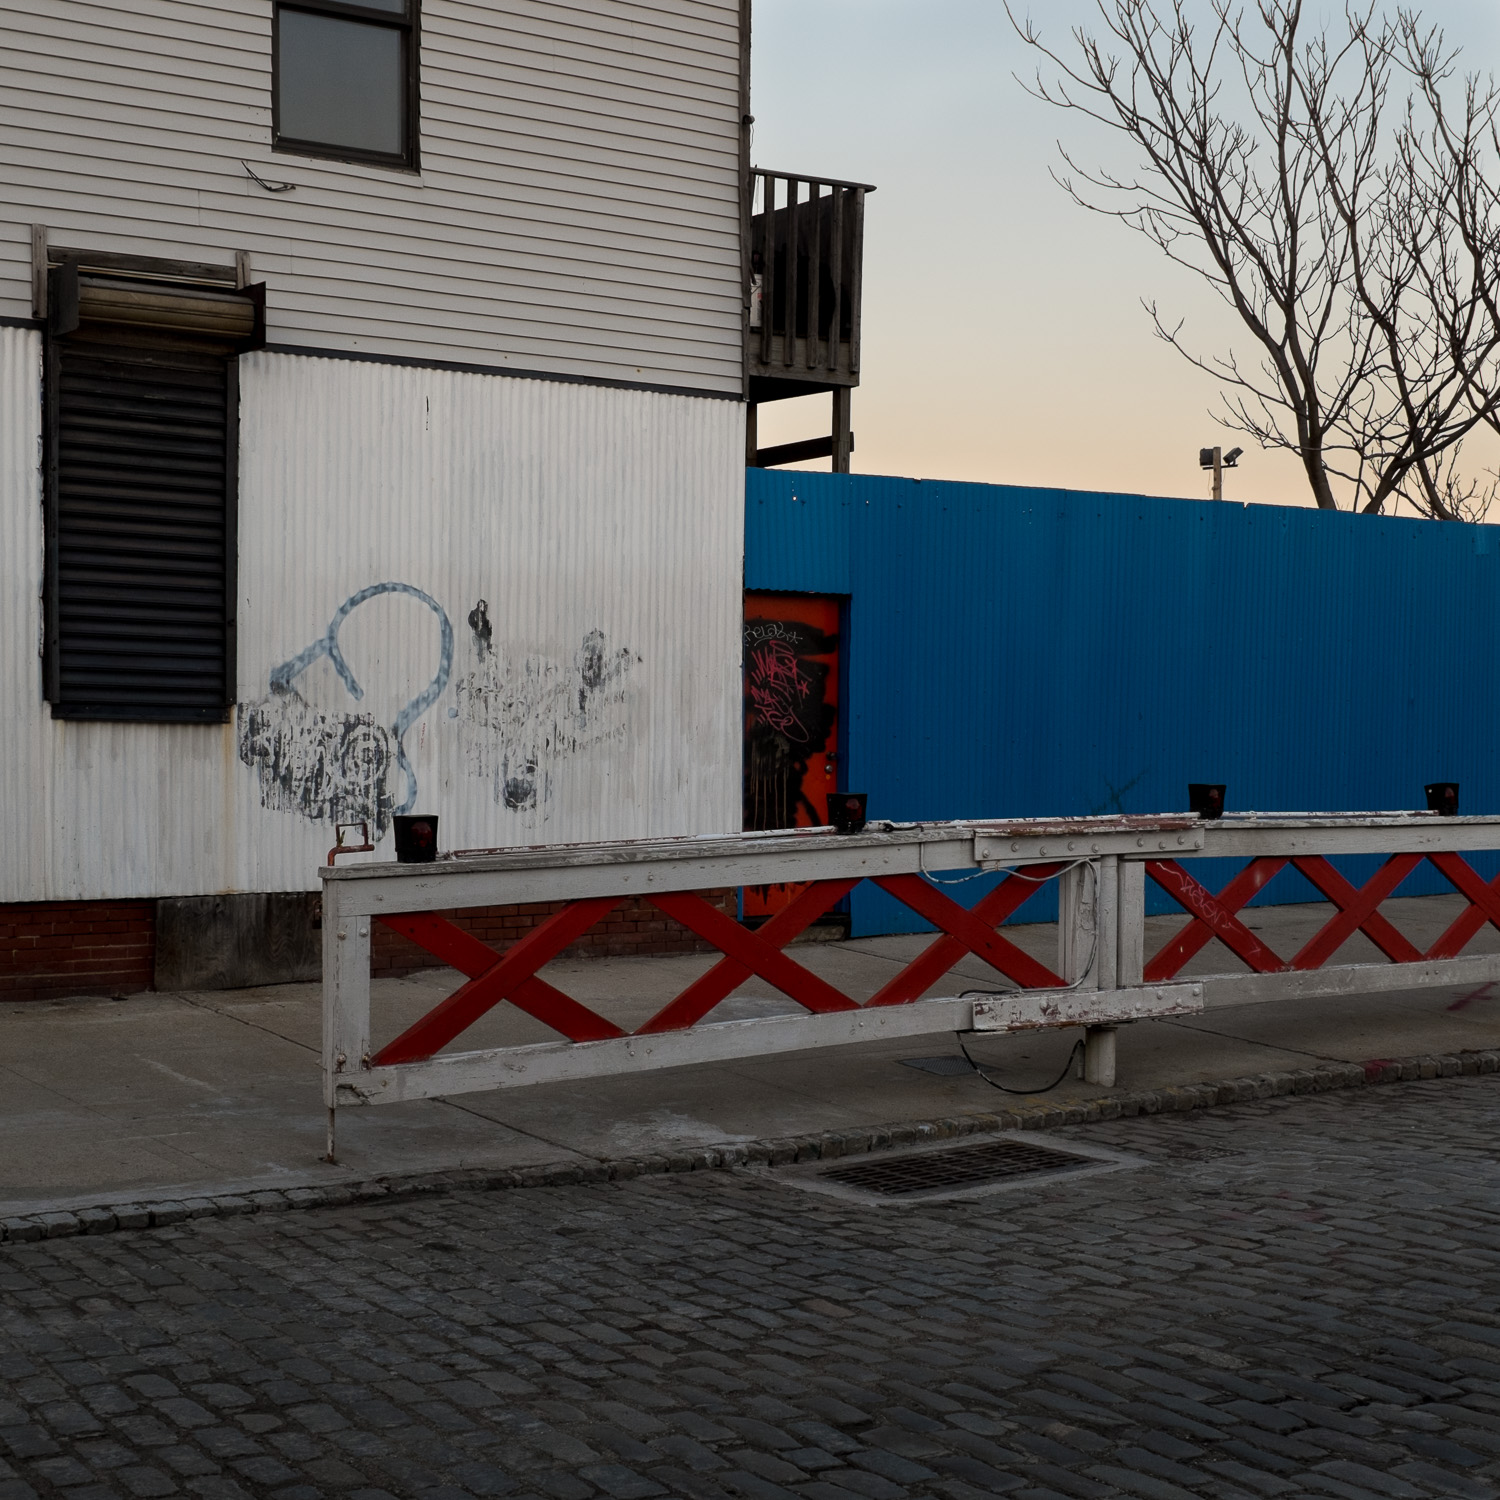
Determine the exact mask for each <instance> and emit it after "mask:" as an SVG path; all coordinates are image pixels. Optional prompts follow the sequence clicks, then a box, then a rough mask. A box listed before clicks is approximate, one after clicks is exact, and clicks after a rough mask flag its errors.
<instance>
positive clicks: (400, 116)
mask: <svg viewBox="0 0 1500 1500" xmlns="http://www.w3.org/2000/svg"><path fill="white" fill-rule="evenodd" d="M403 47H404V41H403V38H402V34H401V32H400V31H398V30H396V29H395V28H393V27H389V26H373V25H370V24H369V23H367V22H364V21H344V20H340V19H339V18H337V17H335V16H316V15H310V14H308V13H307V12H306V11H301V10H283V11H282V12H281V44H280V51H279V56H278V58H277V68H278V71H277V84H278V88H279V95H278V103H279V108H280V126H279V128H280V133H281V135H283V136H284V137H287V138H289V139H291V140H297V141H317V142H318V143H319V144H320V145H325V146H349V147H352V148H354V149H355V150H357V151H385V152H389V153H390V154H391V155H393V156H399V155H401V154H402V153H403V152H404V151H405V149H406V121H405V115H406V98H405V95H406V89H405V78H404V76H403V74H404V72H405V70H404V68H403V66H402V50H403Z"/></svg>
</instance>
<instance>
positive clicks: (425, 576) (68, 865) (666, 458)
mask: <svg viewBox="0 0 1500 1500" xmlns="http://www.w3.org/2000/svg"><path fill="white" fill-rule="evenodd" d="M40 344H41V340H40V337H39V335H37V334H36V333H34V332H31V331H29V330H22V329H0V526H3V533H0V554H3V558H4V563H3V567H0V712H3V718H4V724H5V726H6V727H5V730H4V748H5V750H6V754H5V757H4V760H3V762H0V829H3V830H4V834H5V836H4V838H3V840H0V902H4V901H38V900H66V899H94V898H101V897H126V896H163V895H195V894H208V893H212V892H216V891H230V890H242V891H274V890H299V889H307V888H310V887H311V886H312V885H313V883H314V876H313V872H314V869H315V866H316V865H317V864H318V863H319V862H320V861H321V859H322V858H323V856H324V855H325V853H326V851H327V848H328V846H329V843H330V842H331V825H332V822H333V819H334V818H335V817H337V816H362V815H364V814H365V813H367V812H368V813H373V814H374V815H376V816H377V817H378V818H379V819H380V820H381V822H382V823H385V822H386V821H388V818H389V816H390V814H391V812H392V811H393V810H397V809H399V808H401V807H402V805H403V804H405V803H407V802H408V801H409V800H410V799H411V798H412V796H413V795H414V797H415V809H414V810H417V811H422V812H436V813H437V814H438V815H439V816H440V817H441V819H442V824H441V841H442V843H443V844H444V845H445V846H447V847H450V848H451V847H476V846H485V845H505V844H528V843H542V842H547V843H552V842H560V841H567V840H574V839H594V838H615V837H630V836H638V835H645V834H687V833H702V832H717V831H724V830H729V829H733V828H736V827H737V826H738V824H739V796H740V792H739V694H740V686H739V654H740V647H739V615H740V609H741V605H740V597H741V589H740V582H741V557H742V552H743V541H742V526H743V514H742V508H743V490H744V469H743V442H744V438H743V408H742V407H740V406H739V405H737V404H736V403H734V402H731V401H719V400H708V399H696V398H690V397H680V396H667V395H661V394H655V393H647V392H640V391H624V390H613V389H607V388H601V387H597V386H585V385H572V384H562V383H557V382H549V381H536V380H514V379H506V378H498V377H490V376H481V375H469V374H461V373H455V372H447V371H435V370H429V369H419V368H411V367H405V366H392V365H384V364H374V363H360V362H354V361H347V360H333V359H320V358H308V357H293V356H286V355H277V354H267V353H262V354H258V355H251V356H247V357H245V358H243V359H242V360H241V424H240V473H241V484H240V504H239V538H240V558H239V596H240V607H239V643H238V678H239V692H238V696H239V700H240V703H239V709H238V712H237V715H236V720H235V722H233V723H230V724H226V725H223V726H214V727H197V726H183V727H179V726H158V725H140V724H88V723H78V722H70V723H64V722H58V721H54V720H52V719H51V717H50V715H49V713H48V710H47V708H46V705H45V704H44V703H43V702H42V699H41V683H40V672H39V663H38V655H37V643H38V639H39V631H40V601H39V594H40V576H41V574H40V569H41V547H42V538H41V497H40V478H39V466H38V461H37V460H38V449H39V441H40V416H41V406H40V400H39V382H40V357H41V356H40ZM481 601H483V609H481V608H480V602H481ZM341 610H342V611H343V613H342V615H340V611H341ZM335 623H337V627H338V628H337V632H336V636H335V637H333V639H334V640H335V642H336V645H337V648H338V654H337V659H336V658H335V655H334V654H331V653H330V652H329V651H328V650H327V649H326V643H327V642H328V641H329V639H330V626H331V625H333V624H335ZM445 639H451V651H450V652H448V653H447V659H446V660H445ZM320 643H321V644H320ZM338 661H342V663H343V667H344V672H345V673H346V674H347V676H346V675H341V673H340V671H339V670H337V666H338ZM278 669H280V670H279V671H278ZM273 679H274V680H273ZM351 683H352V684H354V687H353V688H351V686H350V684H351ZM355 689H357V691H358V694H359V696H358V697H356V694H355ZM398 731H399V733H398ZM403 757H404V759H405V762H406V764H403V763H402V761H403ZM389 848H390V845H389V843H388V842H387V843H386V845H385V853H384V856H383V857H389Z"/></svg>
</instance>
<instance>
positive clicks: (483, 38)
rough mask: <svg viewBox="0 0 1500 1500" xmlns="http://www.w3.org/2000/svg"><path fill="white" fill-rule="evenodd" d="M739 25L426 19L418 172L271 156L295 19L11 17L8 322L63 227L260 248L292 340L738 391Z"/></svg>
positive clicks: (516, 17)
mask: <svg viewBox="0 0 1500 1500" xmlns="http://www.w3.org/2000/svg"><path fill="white" fill-rule="evenodd" d="M739 17H740V5H739V0H486V3H466V0H425V3H424V4H423V6H422V20H421V29H422V133H421V148H422V149H421V171H420V173H412V172H402V171H394V170H388V169H384V168H380V167H371V166H367V165H362V164H355V163H340V162H327V161H320V160H316V159H314V158H311V157H303V156H295V155H290V154H287V153H282V152H274V151H272V150H271V148H270V130H271V4H270V0H217V3H191V0H92V3H86V0H0V141H3V148H0V210H3V211H0V221H4V222H3V228H0V317H11V318H16V317H21V318H24V317H27V316H28V315H29V314H30V311H31V273H30V251H29V239H28V232H27V228H26V226H28V225H29V224H33V223H37V224H44V225H46V227H47V229H48V232H49V236H50V239H51V242H52V243H54V244H59V245H68V246H74V247H83V248H89V249H97V250H111V251H121V252H125V253H129V254H138V255H156V256H165V257H168V258H183V259H194V260H213V261H217V262H221V263H227V262H229V261H230V260H231V259H232V257H233V254H234V252H235V251H248V252H249V253H250V256H251V264H252V271H253V275H254V277H255V279H257V280H264V281H265V282H266V283H267V286H268V296H267V302H268V337H269V339H270V341H271V342H272V344H273V345H292V346H297V347H302V348H316V349H330V350H343V351H347V352H350V353H361V354H372V355H382V354H384V355H394V356H400V357H405V358H418V359H432V360H444V361H457V362H461V363H466V364H479V365H484V366H492V367H495V368H497V369H515V370H523V371H524V370H530V371H539V372H549V373H556V374H563V375H574V376H583V377H593V378H600V379H614V380H626V381H631V382H640V383H645V384H651V385H665V386H671V387H676V388H681V389H687V390H702V391H712V392H719V393H722V394H725V395H730V396H732V395H736V394H738V392H739V390H740V381H741V364H740V357H741V356H740V329H741V315H742V313H741V303H742V289H741V286H740V258H739V257H740V245H739V218H740V180H739V167H740V157H739V150H740V123H739V116H740V108H741V104H740V97H739V69H740V33H739V26H740V19H739ZM242 159H243V160H244V161H247V162H248V163H249V164H250V166H252V167H253V168H254V169H255V171H256V172H258V173H259V174H260V175H261V176H262V177H264V178H266V179H267V180H269V181H274V182H292V183H295V184H296V191H295V192H291V193H284V194H275V195H272V194H269V193H267V192H265V191H264V190H263V189H262V188H260V187H258V186H256V185H255V184H254V183H253V182H252V181H251V180H250V178H249V177H248V175H247V174H246V172H245V169H244V167H243V166H242V165H241V160H242Z"/></svg>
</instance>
